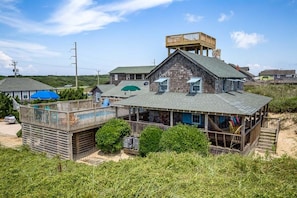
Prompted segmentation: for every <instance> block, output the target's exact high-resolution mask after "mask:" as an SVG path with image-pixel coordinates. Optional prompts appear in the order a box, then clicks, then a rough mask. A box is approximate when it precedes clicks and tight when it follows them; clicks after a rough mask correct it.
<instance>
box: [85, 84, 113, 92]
mask: <svg viewBox="0 0 297 198" xmlns="http://www.w3.org/2000/svg"><path fill="white" fill-rule="evenodd" d="M114 87H115V85H114V84H104V85H97V86H95V87H94V88H93V89H91V92H93V91H94V90H95V89H99V91H100V92H101V93H104V92H107V91H108V90H110V89H112V88H114Z"/></svg>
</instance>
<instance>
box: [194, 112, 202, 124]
mask: <svg viewBox="0 0 297 198" xmlns="http://www.w3.org/2000/svg"><path fill="white" fill-rule="evenodd" d="M192 123H193V124H201V115H200V114H192Z"/></svg>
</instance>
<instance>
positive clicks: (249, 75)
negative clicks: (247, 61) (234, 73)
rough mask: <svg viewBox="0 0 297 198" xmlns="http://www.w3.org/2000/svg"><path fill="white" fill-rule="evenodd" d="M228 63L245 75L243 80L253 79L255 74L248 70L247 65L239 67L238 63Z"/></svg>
mask: <svg viewBox="0 0 297 198" xmlns="http://www.w3.org/2000/svg"><path fill="white" fill-rule="evenodd" d="M229 65H231V66H232V67H234V68H235V69H236V70H238V71H239V72H240V73H242V74H243V75H245V76H246V77H245V81H255V80H254V78H255V75H253V74H252V73H250V72H249V70H250V68H249V67H239V66H238V65H234V64H231V63H229Z"/></svg>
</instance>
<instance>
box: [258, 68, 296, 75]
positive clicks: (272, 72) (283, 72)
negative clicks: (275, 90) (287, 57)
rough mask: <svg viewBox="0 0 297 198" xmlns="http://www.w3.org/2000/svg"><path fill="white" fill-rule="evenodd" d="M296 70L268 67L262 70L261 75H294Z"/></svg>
mask: <svg viewBox="0 0 297 198" xmlns="http://www.w3.org/2000/svg"><path fill="white" fill-rule="evenodd" d="M295 73H296V71H295V70H278V69H267V70H264V71H261V72H260V73H259V76H274V75H294V74H295Z"/></svg>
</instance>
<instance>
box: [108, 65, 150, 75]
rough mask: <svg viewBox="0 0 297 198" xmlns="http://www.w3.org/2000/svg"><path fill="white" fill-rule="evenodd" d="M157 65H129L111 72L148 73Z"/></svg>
mask: <svg viewBox="0 0 297 198" xmlns="http://www.w3.org/2000/svg"><path fill="white" fill-rule="evenodd" d="M154 68H155V66H127V67H117V68H115V69H114V70H112V71H110V72H109V73H110V74H148V73H150V72H151V71H152V70H153V69H154Z"/></svg>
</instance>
